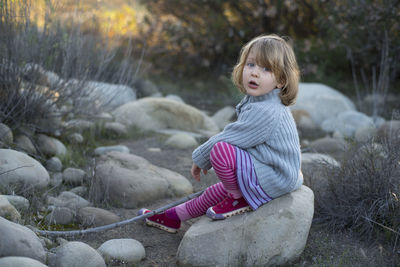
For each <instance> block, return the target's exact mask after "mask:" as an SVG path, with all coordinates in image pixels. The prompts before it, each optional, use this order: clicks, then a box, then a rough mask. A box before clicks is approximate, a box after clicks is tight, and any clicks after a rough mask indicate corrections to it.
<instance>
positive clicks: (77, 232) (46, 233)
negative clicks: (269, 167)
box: [30, 190, 204, 237]
mask: <svg viewBox="0 0 400 267" xmlns="http://www.w3.org/2000/svg"><path fill="white" fill-rule="evenodd" d="M203 192H204V190H202V191H199V192H196V193H193V194H191V195H189V196H186V197H184V198H181V199H179V200H177V201H175V202H173V203H170V204H168V205H165V206H163V207H160V208H158V209H155V210H152V211H151V212H148V213H146V214H142V215H139V216H136V217H133V218H130V219H127V220H124V221H119V222H116V223H112V224H107V225H102V226H98V227H93V228H87V229H83V230H71V231H46V230H39V229H37V228H34V227H30V229H31V230H32V231H34V232H35V233H36V234H39V235H43V236H49V237H61V236H76V235H84V234H89V233H97V232H103V231H107V230H110V229H113V228H116V227H121V226H123V225H126V224H130V223H133V222H135V221H139V220H143V219H146V218H148V217H150V216H153V215H155V214H158V213H161V212H163V211H165V210H167V209H169V208H172V207H175V206H178V205H179V204H182V203H184V202H186V201H188V200H191V199H193V198H196V197H198V196H200V195H201V194H202V193H203Z"/></svg>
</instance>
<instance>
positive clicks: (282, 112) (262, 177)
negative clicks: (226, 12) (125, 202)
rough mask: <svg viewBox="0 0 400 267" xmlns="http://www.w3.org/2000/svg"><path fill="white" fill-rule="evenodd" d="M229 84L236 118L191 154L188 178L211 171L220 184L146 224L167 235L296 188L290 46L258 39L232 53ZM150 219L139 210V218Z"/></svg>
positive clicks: (294, 77)
mask: <svg viewBox="0 0 400 267" xmlns="http://www.w3.org/2000/svg"><path fill="white" fill-rule="evenodd" d="M232 80H233V82H234V84H235V85H236V86H237V87H238V88H239V89H240V91H241V92H242V93H244V94H246V96H245V97H244V98H243V99H242V101H241V102H240V103H239V104H238V105H237V106H236V112H237V115H238V119H237V121H236V122H233V123H231V124H228V125H227V126H226V127H225V129H224V130H223V131H222V132H221V133H219V134H217V135H215V136H213V137H211V138H210V139H209V140H208V141H207V142H205V143H204V144H202V145H201V146H199V147H198V148H197V149H196V150H194V152H193V155H192V158H193V166H192V170H191V173H192V176H193V177H194V178H195V179H196V180H198V181H199V180H200V173H201V171H203V173H204V174H206V173H207V170H209V169H210V168H211V167H213V168H214V170H215V173H216V174H217V176H218V178H219V179H220V180H221V182H219V183H217V184H214V185H212V186H210V187H208V188H207V189H206V190H205V191H204V193H203V194H202V195H201V196H199V197H197V198H195V199H192V200H190V201H187V202H185V203H183V204H181V205H178V206H176V207H173V208H170V209H168V210H166V211H165V212H164V213H161V214H156V215H153V216H151V217H149V218H147V219H146V224H147V225H150V226H154V227H157V228H160V229H162V230H165V231H168V232H171V233H175V232H176V231H177V230H178V229H179V227H180V225H181V221H185V220H188V219H191V218H195V217H198V216H201V215H204V214H207V216H208V217H210V218H211V219H214V220H221V219H225V218H227V217H229V216H232V215H235V214H239V213H243V212H246V211H250V210H256V209H257V208H258V207H260V206H261V205H263V204H265V203H267V202H269V201H271V200H272V199H274V198H277V197H279V196H281V195H283V194H286V193H289V192H292V191H294V190H296V189H298V188H299V187H300V186H301V184H302V183H303V177H302V174H301V172H300V144H299V137H298V133H297V129H296V125H295V122H294V120H293V117H292V115H291V112H290V110H289V108H288V107H287V106H289V105H291V104H294V102H295V100H296V97H297V92H298V83H299V69H298V66H297V62H296V58H295V55H294V52H293V49H292V47H291V46H290V45H289V44H288V43H287V42H286V41H285V40H284V39H282V38H281V37H279V36H277V35H264V36H260V37H257V38H255V39H253V40H251V41H250V42H249V43H247V44H246V45H245V46H244V47H243V48H242V50H241V52H240V58H239V61H238V63H237V64H236V66H235V68H234V70H233V73H232ZM147 212H150V211H149V210H147V209H141V210H140V212H139V214H144V213H147Z"/></svg>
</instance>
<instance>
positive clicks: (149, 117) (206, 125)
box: [112, 97, 219, 136]
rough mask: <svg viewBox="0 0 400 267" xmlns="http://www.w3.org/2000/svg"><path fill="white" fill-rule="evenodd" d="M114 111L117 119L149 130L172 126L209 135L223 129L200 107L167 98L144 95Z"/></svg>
mask: <svg viewBox="0 0 400 267" xmlns="http://www.w3.org/2000/svg"><path fill="white" fill-rule="evenodd" d="M112 114H113V115H114V116H115V120H116V121H117V122H121V123H123V124H125V125H126V126H128V127H130V126H135V127H138V128H139V129H142V130H145V131H156V130H160V129H168V128H170V129H177V130H183V131H188V132H196V133H200V134H204V135H206V136H212V135H214V134H216V133H218V132H219V128H218V126H217V125H216V124H215V122H214V121H213V120H212V119H211V118H210V117H208V116H206V115H205V114H204V113H203V112H201V111H200V110H198V109H196V108H194V107H192V106H189V105H186V104H183V103H179V102H176V101H172V100H169V99H165V98H151V97H149V98H142V99H140V100H137V101H134V102H130V103H127V104H125V105H122V106H120V107H119V108H117V109H116V110H114V111H113V113H112ZM132 114H140V116H132Z"/></svg>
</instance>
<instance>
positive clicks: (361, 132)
mask: <svg viewBox="0 0 400 267" xmlns="http://www.w3.org/2000/svg"><path fill="white" fill-rule="evenodd" d="M377 131H378V129H376V128H375V127H365V128H359V129H357V130H356V132H355V134H354V138H355V139H356V141H358V142H367V141H369V140H371V139H372V138H373V137H374V136H375V135H376V132H377Z"/></svg>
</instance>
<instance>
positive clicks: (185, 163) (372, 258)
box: [75, 136, 400, 266]
mask: <svg viewBox="0 0 400 267" xmlns="http://www.w3.org/2000/svg"><path fill="white" fill-rule="evenodd" d="M163 141H164V138H163V137H161V136H150V137H145V138H141V139H140V140H135V141H129V140H127V141H125V142H123V143H122V144H123V145H126V146H128V147H129V148H130V151H131V153H133V154H136V155H139V156H141V157H144V158H146V159H148V160H149V161H150V162H151V163H152V164H154V165H157V166H160V167H164V168H168V169H171V170H173V171H176V172H178V173H180V174H181V175H183V176H185V177H187V178H188V179H189V180H190V181H191V182H192V183H193V187H194V190H195V192H197V191H199V190H201V189H204V188H205V187H206V186H208V185H210V184H213V183H215V182H216V181H217V178H216V176H215V174H213V173H209V174H207V175H206V176H203V177H202V180H201V181H200V182H197V181H195V180H194V179H192V178H191V176H190V168H191V165H192V160H191V153H192V149H184V150H182V149H174V148H169V147H166V146H165V145H163ZM178 199H179V198H170V199H161V200H157V201H154V202H153V203H149V205H148V206H147V207H146V208H149V209H155V208H159V207H161V206H164V205H166V204H168V203H171V202H173V201H176V200H178ZM138 209H139V208H138ZM138 209H115V208H114V209H112V211H113V212H115V213H116V214H118V215H119V216H120V217H121V218H122V219H124V220H125V219H129V218H131V217H134V216H136V213H137V211H138ZM195 221H196V219H193V220H191V221H188V222H184V223H183V224H182V227H181V229H180V230H179V232H178V233H177V234H170V233H167V232H164V231H161V230H158V229H156V228H152V227H147V226H145V225H144V224H143V223H142V222H141V223H136V222H135V223H132V224H130V225H126V226H123V227H120V228H116V229H112V230H109V231H106V232H102V233H97V234H88V235H87V236H81V237H77V238H75V240H81V241H83V242H86V243H88V244H89V245H91V246H92V247H94V248H98V247H99V246H100V245H101V244H102V243H103V242H105V241H107V240H110V239H115V238H133V239H136V240H138V241H140V242H141V243H142V244H143V246H144V247H145V250H146V258H145V259H144V260H143V261H142V262H140V264H139V266H176V253H177V249H178V247H179V244H180V241H181V240H182V238H183V236H184V234H185V232H186V231H187V230H188V228H189V227H190V226H191V224H193V223H194V222H195ZM397 250H399V245H398V246H397ZM393 255H395V257H396V259H394V258H393ZM396 255H399V254H398V252H395V253H393V247H390V246H384V245H382V244H380V243H379V242H378V241H377V242H373V243H371V242H369V243H368V242H363V241H361V240H360V239H359V238H357V237H355V236H354V235H352V234H351V233H348V232H347V233H338V232H335V233H333V232H331V231H329V230H328V229H326V228H324V226H323V225H319V224H315V223H313V225H312V227H311V230H310V235H309V238H308V241H307V245H306V248H305V250H304V252H303V254H302V256H301V257H300V259H298V260H297V261H296V262H294V263H292V264H291V265H290V266H400V261H398V259H399V258H400V257H398V256H396ZM109 266H128V265H126V264H124V263H122V262H115V263H113V264H111V265H109Z"/></svg>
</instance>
